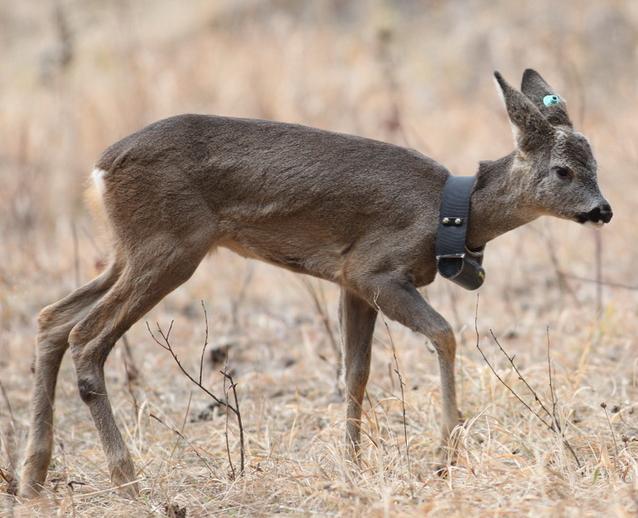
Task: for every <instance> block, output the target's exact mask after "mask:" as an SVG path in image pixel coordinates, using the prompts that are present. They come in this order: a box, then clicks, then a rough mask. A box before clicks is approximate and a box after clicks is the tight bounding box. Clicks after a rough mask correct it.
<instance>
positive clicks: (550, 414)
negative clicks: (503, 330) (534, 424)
mask: <svg viewBox="0 0 638 518" xmlns="http://www.w3.org/2000/svg"><path fill="white" fill-rule="evenodd" d="M490 335H491V336H492V340H494V343H496V345H497V346H498V348H499V349H500V351H501V353H503V356H505V358H507V361H508V362H509V364H510V365H511V366H512V368H513V369H514V372H515V373H516V375H517V376H518V379H519V380H520V381H522V382H523V384H524V385H525V386H526V387H527V390H529V392H530V394H532V396H533V398H534V401H536V402H537V403H538V405H539V406H540V408H541V409H542V410H543V412H545V414H546V415H547V416H548V417H549V418H550V419H552V421H553V418H552V413H551V412H550V411H549V410H547V407H546V406H545V405H544V404H543V401H542V400H541V398H540V397H538V393H537V392H536V391H535V390H534V389H533V388H532V387H531V386H530V384H529V383H527V380H526V379H525V377H524V376H523V375H522V374H521V371H519V370H518V367H517V366H516V363H515V362H514V356H510V355H509V354H507V351H506V350H505V349H504V348H503V346H502V345H501V343H500V342H499V341H498V338H497V337H496V335H495V334H494V331H492V330H491V329H490ZM552 429H553V428H552ZM558 430H559V431H560V427H558Z"/></svg>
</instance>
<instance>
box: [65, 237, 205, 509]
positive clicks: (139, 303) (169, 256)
mask: <svg viewBox="0 0 638 518" xmlns="http://www.w3.org/2000/svg"><path fill="white" fill-rule="evenodd" d="M155 245H158V244H157V243H155ZM163 245H164V246H161V244H160V246H154V247H153V248H152V249H151V248H149V247H146V248H145V247H144V246H142V247H141V248H139V249H137V250H136V251H135V253H134V254H132V255H131V256H130V257H129V258H128V259H127V264H126V266H125V267H124V270H123V272H122V275H121V277H120V278H119V279H118V281H117V282H116V283H115V285H114V286H113V287H112V288H111V289H110V290H109V292H108V293H107V294H106V295H105V296H104V297H103V298H102V299H101V300H100V301H99V302H98V303H97V304H96V305H95V306H94V307H93V308H92V309H91V311H90V312H89V313H88V314H87V315H86V316H85V317H84V319H82V321H81V322H80V323H78V324H77V325H76V326H75V327H74V328H73V330H72V331H71V334H70V336H69V344H70V346H71V354H72V355H73V361H74V363H75V369H76V373H77V381H78V388H79V391H80V397H81V398H82V400H83V401H84V403H86V405H87V406H88V407H89V411H90V412H91V416H92V417H93V421H94V423H95V426H96V428H97V431H98V434H99V437H100V440H101V443H102V448H103V450H104V453H105V455H106V458H107V462H108V467H109V471H110V475H111V481H112V482H113V484H114V485H115V486H121V485H126V486H125V487H124V488H123V489H122V491H123V493H124V494H126V495H128V496H131V497H133V496H135V495H137V493H138V488H137V484H136V483H132V482H133V481H134V480H135V470H134V466H133V462H132V460H131V456H130V454H129V451H128V448H127V447H126V444H125V443H124V440H123V439H122V435H121V434H120V431H119V429H118V427H117V424H116V423H115V419H114V417H113V411H112V409H111V404H110V402H109V399H108V394H107V390H106V384H105V381H104V362H105V361H106V358H107V356H108V354H109V353H110V351H111V349H112V348H113V345H114V344H115V342H117V340H118V339H119V338H120V337H121V336H122V334H124V332H126V330H127V329H128V328H129V327H130V326H132V325H133V324H134V323H135V322H136V321H137V320H138V319H139V318H140V317H142V316H143V315H144V314H145V313H147V312H148V311H149V310H150V309H151V308H152V307H153V306H155V305H156V304H157V303H158V302H159V301H160V300H161V299H162V298H164V296H166V295H167V294H168V293H170V292H171V291H173V290H174V289H175V288H176V287H178V286H179V285H180V284H182V283H183V282H185V281H186V280H187V279H188V278H189V277H190V276H191V275H192V274H193V272H194V271H195V269H196V268H197V265H198V264H199V262H200V261H201V259H202V258H203V257H204V255H205V253H206V250H201V253H195V252H193V250H192V249H191V248H190V247H187V246H182V244H180V243H173V242H171V243H163Z"/></svg>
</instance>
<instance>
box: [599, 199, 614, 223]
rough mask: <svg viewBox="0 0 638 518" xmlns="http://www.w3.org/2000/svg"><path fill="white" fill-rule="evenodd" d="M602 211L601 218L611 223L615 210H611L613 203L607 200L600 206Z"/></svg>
mask: <svg viewBox="0 0 638 518" xmlns="http://www.w3.org/2000/svg"><path fill="white" fill-rule="evenodd" d="M598 210H599V211H600V219H602V220H603V221H604V222H605V223H609V222H610V221H611V218H612V217H613V216H614V213H613V211H612V210H611V205H609V203H607V202H605V203H603V204H602V205H600V206H599V207H598Z"/></svg>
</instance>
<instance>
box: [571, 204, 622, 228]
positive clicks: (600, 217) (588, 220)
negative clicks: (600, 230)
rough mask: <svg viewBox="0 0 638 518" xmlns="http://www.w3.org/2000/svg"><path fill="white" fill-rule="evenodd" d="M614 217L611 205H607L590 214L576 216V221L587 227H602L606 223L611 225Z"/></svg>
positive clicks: (583, 213) (584, 213)
mask: <svg viewBox="0 0 638 518" xmlns="http://www.w3.org/2000/svg"><path fill="white" fill-rule="evenodd" d="M613 215H614V213H613V212H612V211H611V207H610V206H609V205H605V206H603V207H596V208H595V209H592V210H590V211H589V212H581V213H580V214H578V215H577V216H576V221H578V223H583V224H585V225H594V226H597V227H602V226H603V225H604V224H605V223H609V222H610V221H611V218H612V217H613Z"/></svg>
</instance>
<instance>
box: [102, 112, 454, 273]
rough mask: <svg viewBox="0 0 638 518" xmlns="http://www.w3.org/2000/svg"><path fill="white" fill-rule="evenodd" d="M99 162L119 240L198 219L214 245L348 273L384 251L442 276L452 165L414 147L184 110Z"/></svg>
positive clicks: (188, 231) (301, 268) (191, 226)
mask: <svg viewBox="0 0 638 518" xmlns="http://www.w3.org/2000/svg"><path fill="white" fill-rule="evenodd" d="M164 135H171V139H170V141H169V142H167V143H166V145H163V143H162V137H163V136H164ZM96 166H97V168H99V170H101V171H103V173H102V175H101V176H102V178H103V181H104V184H105V192H104V201H105V205H106V208H107V211H109V215H110V218H111V220H112V221H113V223H114V226H115V229H116V231H117V232H118V242H121V241H126V240H128V239H130V242H131V247H133V246H137V245H138V244H139V238H140V236H137V235H130V234H131V233H132V232H134V230H135V229H137V228H140V229H143V232H144V233H145V234H153V233H154V232H157V233H163V232H169V233H173V234H175V235H176V236H191V235H193V230H196V231H197V236H198V237H197V239H198V240H201V241H202V247H203V248H210V247H214V246H225V247H227V248H229V249H231V250H233V251H235V252H238V253H239V254H241V255H244V256H246V257H252V258H257V259H261V260H264V261H267V262H270V263H273V264H276V265H278V266H283V267H284V268H288V269H290V270H293V271H295V272H299V273H306V274H310V275H313V276H316V277H320V278H322V279H327V280H330V281H334V282H338V283H341V284H344V285H349V282H348V279H350V278H351V277H352V274H353V272H350V271H349V264H352V262H355V263H356V269H357V270H361V269H362V265H361V263H360V262H359V261H364V262H366V263H369V266H368V264H366V265H363V269H370V268H374V267H376V266H377V265H375V264H374V262H375V261H376V260H378V257H379V256H387V258H388V260H389V261H392V262H394V263H396V264H397V266H399V265H401V266H405V267H407V268H409V269H410V270H413V271H414V272H415V274H418V277H419V278H420V279H422V280H421V282H420V284H421V285H422V284H425V283H427V282H430V281H431V280H432V278H433V277H434V273H435V270H436V268H435V267H434V255H433V254H434V250H433V246H432V243H433V238H434V235H435V233H436V225H437V221H436V214H437V213H438V203H439V196H440V192H441V187H442V185H443V184H444V182H445V179H446V176H447V174H448V172H447V170H446V169H445V168H444V167H443V166H441V165H439V164H437V163H436V162H434V161H433V160H431V159H429V158H427V157H425V156H423V155H421V154H419V153H417V152H414V151H410V150H407V149H404V148H401V147H398V146H393V145H391V144H386V143H383V142H377V141H374V140H370V139H365V138H360V137H354V136H351V135H342V134H337V133H331V132H328V131H322V130H317V129H313V128H308V127H304V126H298V125H293V124H284V123H277V122H270V121H257V120H249V119H233V118H225V117H212V116H204V115H180V116H177V117H172V118H169V119H166V120H162V121H159V122H157V123H155V124H152V125H150V126H148V127H146V128H144V129H143V130H141V131H140V132H138V133H135V134H133V135H131V136H129V137H127V138H125V139H124V140H122V141H120V142H118V143H116V144H114V145H113V146H111V147H110V148H109V149H107V151H106V152H105V153H104V155H103V157H102V158H101V159H100V160H99V161H98V162H97V164H96ZM149 207H154V208H155V210H153V211H152V212H149V210H148V209H149ZM111 214H112V215H111ZM120 221H121V226H120V227H118V223H119V222H120ZM392 241H394V242H392ZM380 243H383V246H382V247H381V246H379V244H380ZM353 257H354V258H356V259H355V260H354V261H352V260H351V258H353ZM354 273H356V272H354Z"/></svg>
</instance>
